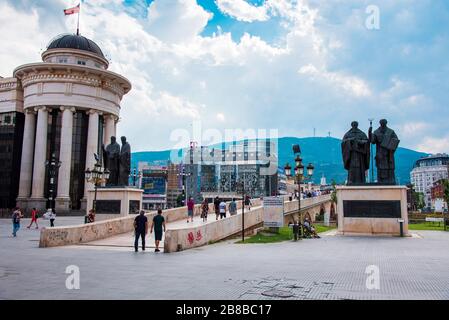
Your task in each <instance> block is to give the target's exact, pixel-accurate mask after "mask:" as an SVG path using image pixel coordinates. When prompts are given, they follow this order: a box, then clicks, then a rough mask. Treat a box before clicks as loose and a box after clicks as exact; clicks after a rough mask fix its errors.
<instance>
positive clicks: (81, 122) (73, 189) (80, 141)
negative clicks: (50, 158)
mask: <svg viewBox="0 0 449 320" xmlns="http://www.w3.org/2000/svg"><path fill="white" fill-rule="evenodd" d="M88 127H89V116H88V115H87V114H86V113H85V112H83V111H77V112H76V113H75V114H74V116H73V140H72V166H71V172H70V200H71V207H72V210H79V209H80V208H81V199H82V198H83V197H84V181H85V180H84V171H85V170H86V148H87V131H88Z"/></svg>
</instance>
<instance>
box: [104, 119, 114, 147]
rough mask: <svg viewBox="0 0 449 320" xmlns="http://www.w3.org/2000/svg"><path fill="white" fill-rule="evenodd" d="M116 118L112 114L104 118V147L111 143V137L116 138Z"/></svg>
mask: <svg viewBox="0 0 449 320" xmlns="http://www.w3.org/2000/svg"><path fill="white" fill-rule="evenodd" d="M116 118H117V117H116V116H114V115H112V114H110V115H107V116H105V117H104V120H105V123H104V137H103V143H104V145H106V146H107V145H108V144H110V143H111V137H112V136H114V137H115V121H116Z"/></svg>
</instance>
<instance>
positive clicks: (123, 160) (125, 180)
mask: <svg viewBox="0 0 449 320" xmlns="http://www.w3.org/2000/svg"><path fill="white" fill-rule="evenodd" d="M121 139H122V150H121V151H120V174H119V185H121V186H128V184H129V174H130V172H131V146H130V145H129V143H128V142H126V137H122V138H121Z"/></svg>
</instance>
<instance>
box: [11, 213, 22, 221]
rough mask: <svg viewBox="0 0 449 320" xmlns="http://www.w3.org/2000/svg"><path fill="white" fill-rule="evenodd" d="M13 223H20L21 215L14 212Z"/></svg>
mask: <svg viewBox="0 0 449 320" xmlns="http://www.w3.org/2000/svg"><path fill="white" fill-rule="evenodd" d="M12 222H13V223H19V222H20V218H19V213H18V212H17V211H14V213H13V214H12Z"/></svg>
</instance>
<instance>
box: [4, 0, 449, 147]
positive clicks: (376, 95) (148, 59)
mask: <svg viewBox="0 0 449 320" xmlns="http://www.w3.org/2000/svg"><path fill="white" fill-rule="evenodd" d="M76 3H78V1H77V0H73V1H72V0H41V1H37V0H33V1H32V0H19V1H12V0H0V9H1V10H0V12H1V14H0V34H1V37H2V39H1V40H2V42H3V43H8V44H10V45H8V46H2V48H0V60H1V61H2V64H1V65H0V75H1V76H10V75H11V74H12V71H13V69H14V68H15V67H17V66H18V65H20V64H24V63H28V62H33V61H39V59H40V53H41V52H42V50H44V49H45V45H46V44H47V43H48V41H49V40H50V39H51V38H53V37H54V36H56V35H58V34H59V33H65V32H73V31H74V29H75V25H76V22H75V18H74V17H64V15H63V14H62V9H63V8H65V7H69V6H71V5H74V4H76ZM369 5H375V6H377V8H378V9H379V13H380V28H379V29H375V30H370V29H368V28H367V27H366V24H365V21H366V19H367V18H368V14H367V13H366V8H367V7H368V6H369ZM82 11H83V13H82V15H81V32H82V34H83V35H85V36H87V37H89V38H92V39H93V40H94V41H96V42H97V43H98V44H99V45H100V46H101V48H102V49H103V51H104V52H105V53H106V54H107V56H108V58H109V59H110V60H111V66H110V69H111V70H112V71H116V72H119V73H121V74H123V75H125V76H126V77H128V78H129V79H130V80H131V82H132V83H133V90H132V91H131V92H130V93H129V94H128V95H127V96H126V97H125V98H124V100H123V103H122V111H121V116H122V120H121V122H120V125H119V134H125V135H127V136H128V137H129V140H130V141H133V146H135V150H157V149H166V148H171V147H173V146H174V145H175V144H176V143H177V141H176V139H175V140H173V137H174V136H176V134H175V133H176V132H179V131H182V130H190V128H191V127H192V124H193V123H198V122H200V123H201V125H202V127H203V131H207V130H209V131H208V132H209V133H210V132H215V135H216V136H218V135H217V134H216V133H217V131H218V132H219V133H221V135H222V136H223V135H224V132H225V130H228V129H229V130H230V129H245V130H246V129H248V128H249V129H254V130H258V129H276V130H278V133H279V135H280V136H299V137H304V136H311V135H312V134H313V130H314V128H315V129H316V134H317V135H318V136H325V135H327V132H328V131H330V132H331V134H332V136H335V137H341V136H342V135H343V134H344V132H345V131H346V130H347V129H348V128H349V126H350V125H349V124H350V122H351V121H352V120H358V121H359V122H360V127H361V128H362V129H363V130H367V123H368V121H367V119H368V118H375V119H376V121H377V120H379V119H380V118H387V119H388V120H389V123H390V125H391V127H392V128H393V129H395V130H396V132H397V133H398V135H399V136H400V138H401V145H402V146H403V147H408V148H413V149H417V150H420V151H425V152H448V151H449V132H448V130H447V128H448V126H447V119H448V118H449V108H448V103H449V99H448V92H449V81H447V79H446V78H447V74H448V72H449V59H448V57H449V28H448V24H449V1H445V0H397V1H390V0H335V1H320V0H266V1H264V0H248V1H245V0H197V1H195V0H134V1H131V0H124V1H122V0H111V1H106V0H86V1H84V2H83V7H82ZM10 48H15V49H14V50H10ZM209 135H210V134H209ZM147 137H152V138H151V139H148V138H147ZM206 140H207V139H206ZM209 142H215V141H209Z"/></svg>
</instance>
